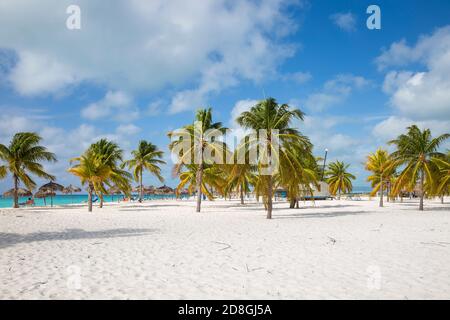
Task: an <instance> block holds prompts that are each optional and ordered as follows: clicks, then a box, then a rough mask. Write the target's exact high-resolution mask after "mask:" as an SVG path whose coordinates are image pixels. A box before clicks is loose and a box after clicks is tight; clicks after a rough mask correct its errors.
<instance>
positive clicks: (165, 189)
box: [157, 185, 174, 193]
mask: <svg viewBox="0 0 450 320" xmlns="http://www.w3.org/2000/svg"><path fill="white" fill-rule="evenodd" d="M157 190H158V191H159V192H161V193H173V192H174V190H173V189H172V188H171V187H169V186H166V185H163V186H161V187H159V188H157Z"/></svg>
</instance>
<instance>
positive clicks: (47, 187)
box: [39, 181, 64, 207]
mask: <svg viewBox="0 0 450 320" xmlns="http://www.w3.org/2000/svg"><path fill="white" fill-rule="evenodd" d="M41 190H43V191H44V192H48V193H49V195H50V201H51V206H52V207H53V197H54V195H53V194H55V195H56V191H59V192H62V191H63V190H64V186H63V185H60V184H59V183H56V182H53V181H50V182H49V183H46V184H44V185H42V186H41V187H40V188H39V191H41Z"/></svg>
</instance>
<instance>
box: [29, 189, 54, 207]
mask: <svg viewBox="0 0 450 320" xmlns="http://www.w3.org/2000/svg"><path fill="white" fill-rule="evenodd" d="M54 196H56V193H55V192H53V191H50V190H45V189H42V190H39V191H38V192H36V193H35V194H34V197H35V198H37V199H44V205H47V201H46V198H47V197H54Z"/></svg>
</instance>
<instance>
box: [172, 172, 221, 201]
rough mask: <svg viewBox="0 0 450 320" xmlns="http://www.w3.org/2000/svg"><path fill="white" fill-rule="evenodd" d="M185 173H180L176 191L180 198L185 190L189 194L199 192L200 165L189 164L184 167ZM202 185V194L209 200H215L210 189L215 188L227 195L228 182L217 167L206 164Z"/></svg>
mask: <svg viewBox="0 0 450 320" xmlns="http://www.w3.org/2000/svg"><path fill="white" fill-rule="evenodd" d="M183 168H185V171H181V172H179V173H178V174H179V177H180V183H179V184H178V186H177V188H176V189H175V194H176V195H177V196H179V194H180V193H181V191H182V190H183V189H184V188H187V191H188V193H189V194H192V193H194V192H196V190H197V179H196V177H197V173H198V165H195V164H188V165H184V166H183ZM202 175H203V176H202V184H201V192H202V194H204V195H205V196H206V197H207V198H208V199H209V200H213V199H214V195H213V193H212V192H211V191H210V190H209V189H208V187H210V188H214V189H215V190H217V191H218V192H219V193H221V194H222V195H225V191H224V189H225V187H226V184H227V180H226V178H225V175H224V172H223V171H222V170H221V169H220V168H219V166H217V165H211V164H205V165H204V167H203V173H202Z"/></svg>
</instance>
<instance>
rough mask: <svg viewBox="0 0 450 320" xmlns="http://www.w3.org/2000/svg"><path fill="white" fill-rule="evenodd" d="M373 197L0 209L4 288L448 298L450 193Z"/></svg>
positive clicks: (15, 294)
mask: <svg viewBox="0 0 450 320" xmlns="http://www.w3.org/2000/svg"><path fill="white" fill-rule="evenodd" d="M377 201H378V200H377V199H373V200H372V201H369V200H363V201H348V200H341V201H337V200H334V201H331V200H330V201H320V202H316V206H315V207H313V206H312V205H311V203H310V202H308V203H305V204H304V206H303V207H302V208H301V209H287V208H286V207H287V206H288V205H287V204H286V203H276V204H275V209H274V219H273V220H266V219H265V212H264V210H263V209H262V207H261V205H260V204H256V203H251V204H246V205H245V206H241V205H239V203H238V202H237V201H231V202H230V201H223V200H219V201H214V202H209V201H205V202H204V203H203V209H202V210H203V211H202V213H200V214H199V213H195V212H194V206H195V203H194V201H187V200H184V201H151V202H146V203H144V204H138V203H129V204H121V205H117V204H115V205H108V206H106V207H105V208H103V209H98V208H94V212H93V213H88V212H87V210H86V207H64V208H63V207H59V208H53V209H50V208H29V209H22V210H12V209H2V210H1V212H0V278H1V282H0V298H1V299H449V298H450V267H449V266H450V205H449V204H444V205H442V204H440V203H439V201H437V200H436V201H426V207H425V209H426V211H424V212H419V211H418V210H417V201H414V202H410V201H409V200H408V201H405V202H404V203H386V207H385V208H378V207H377V204H378V202H377ZM446 201H449V199H446ZM78 271H79V272H80V274H79V277H78V276H77V272H78Z"/></svg>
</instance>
